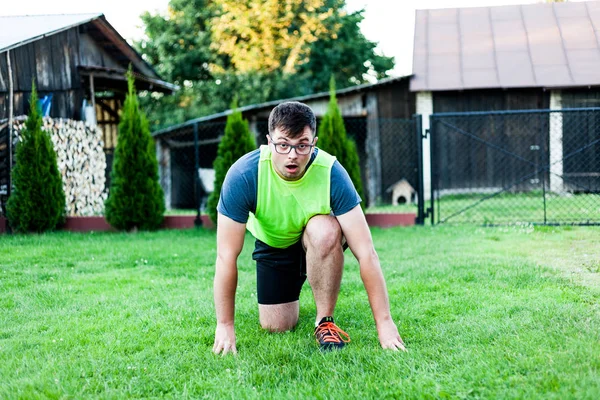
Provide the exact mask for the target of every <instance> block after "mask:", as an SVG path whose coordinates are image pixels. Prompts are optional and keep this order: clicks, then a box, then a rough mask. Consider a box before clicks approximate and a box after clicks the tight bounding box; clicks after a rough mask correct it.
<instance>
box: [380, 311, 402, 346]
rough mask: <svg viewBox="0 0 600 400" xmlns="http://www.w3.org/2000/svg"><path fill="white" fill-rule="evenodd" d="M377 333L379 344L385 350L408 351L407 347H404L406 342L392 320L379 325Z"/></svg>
mask: <svg viewBox="0 0 600 400" xmlns="http://www.w3.org/2000/svg"><path fill="white" fill-rule="evenodd" d="M377 333H378V334H379V343H381V347H383V348H384V349H391V350H394V351H398V350H402V351H406V346H404V342H403V341H402V338H401V337H400V334H399V333H398V328H397V327H396V324H394V321H392V320H391V319H390V320H387V321H384V322H382V323H381V324H377Z"/></svg>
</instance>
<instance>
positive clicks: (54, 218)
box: [6, 82, 66, 232]
mask: <svg viewBox="0 0 600 400" xmlns="http://www.w3.org/2000/svg"><path fill="white" fill-rule="evenodd" d="M29 103H30V110H29V117H28V118H27V121H26V122H25V126H26V127H25V129H24V130H23V131H22V132H21V141H20V142H19V143H18V144H17V151H16V160H17V163H16V165H15V167H14V169H13V171H12V178H13V184H14V191H13V192H12V194H11V196H10V198H9V199H8V203H7V205H6V208H7V217H8V221H9V223H10V226H11V227H12V228H13V229H14V230H15V231H17V232H44V231H48V230H52V229H55V228H56V227H57V225H58V224H60V223H62V222H64V217H65V206H66V202H65V193H64V191H63V187H62V176H61V174H60V172H59V170H58V164H57V161H56V153H55V152H54V147H53V144H52V140H51V139H50V133H48V132H46V131H44V130H42V115H41V109H40V107H39V105H38V96H37V90H36V87H35V82H32V88H31V98H30V99H29Z"/></svg>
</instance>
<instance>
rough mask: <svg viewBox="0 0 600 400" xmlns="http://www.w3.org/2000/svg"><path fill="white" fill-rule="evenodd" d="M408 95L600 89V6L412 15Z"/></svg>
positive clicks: (599, 3) (536, 6) (587, 4)
mask: <svg viewBox="0 0 600 400" xmlns="http://www.w3.org/2000/svg"><path fill="white" fill-rule="evenodd" d="M413 74H414V77H413V79H412V81H411V85H410V89H411V90H412V91H439V90H462V89H481V88H517V87H544V88H560V87H578V86H594V85H600V1H589V2H576V3H570V2H569V3H545V4H530V5H516V6H501V7H476V8H452V9H442V10H417V12H416V21H415V39H414V50H413Z"/></svg>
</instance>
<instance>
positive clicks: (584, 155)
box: [430, 108, 600, 225]
mask: <svg viewBox="0 0 600 400" xmlns="http://www.w3.org/2000/svg"><path fill="white" fill-rule="evenodd" d="M430 138H431V171H432V176H431V188H432V192H431V193H432V195H431V197H432V200H433V210H432V211H433V213H432V215H433V216H432V223H478V224H484V225H505V224H543V225H560V224H576V225H597V224H600V108H577V109H561V110H520V111H496V112H469V113H440V114H432V115H431V117H430Z"/></svg>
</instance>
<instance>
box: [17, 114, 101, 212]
mask: <svg viewBox="0 0 600 400" xmlns="http://www.w3.org/2000/svg"><path fill="white" fill-rule="evenodd" d="M23 128H25V121H24V120H16V121H15V123H14V131H15V135H16V138H17V141H18V140H20V132H21V131H22V130H23ZM43 129H44V130H45V131H47V132H50V134H51V138H52V143H53V144H54V151H55V152H56V159H57V162H58V169H59V171H60V172H61V174H62V177H63V190H64V192H65V197H66V208H67V209H66V212H67V215H69V216H90V215H102V214H103V213H104V201H105V200H106V198H107V196H108V191H107V189H106V187H105V185H106V178H105V175H104V174H105V170H106V157H105V155H104V149H103V142H102V131H101V130H100V128H98V127H94V128H91V127H89V126H86V125H85V123H84V122H81V121H74V120H70V119H51V118H44V125H43ZM16 162H18V160H16Z"/></svg>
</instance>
